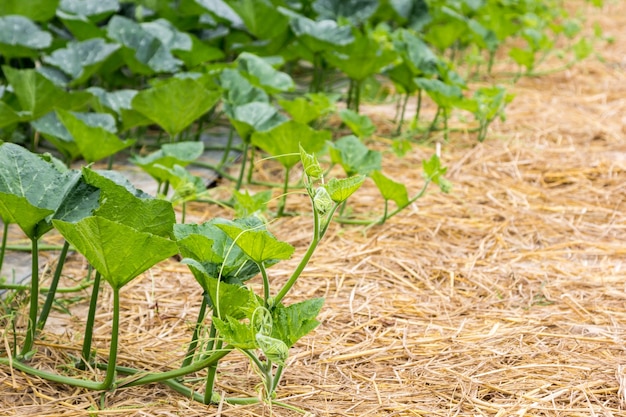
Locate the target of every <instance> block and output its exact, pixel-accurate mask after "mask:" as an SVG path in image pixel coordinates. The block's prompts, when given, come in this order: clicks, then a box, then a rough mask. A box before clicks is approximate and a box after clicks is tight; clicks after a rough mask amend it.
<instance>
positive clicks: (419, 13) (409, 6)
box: [389, 0, 432, 33]
mask: <svg viewBox="0 0 626 417" xmlns="http://www.w3.org/2000/svg"><path fill="white" fill-rule="evenodd" d="M389 3H390V5H391V6H392V7H393V9H394V10H395V12H396V15H397V19H398V21H399V22H400V23H404V22H406V23H407V25H408V27H409V28H411V29H413V30H414V31H415V32H418V33H419V32H423V28H424V26H426V25H427V24H428V23H429V22H430V21H431V20H432V18H431V16H430V13H429V12H428V4H427V3H426V0H389Z"/></svg>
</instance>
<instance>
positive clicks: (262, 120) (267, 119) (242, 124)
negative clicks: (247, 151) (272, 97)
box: [224, 102, 287, 141]
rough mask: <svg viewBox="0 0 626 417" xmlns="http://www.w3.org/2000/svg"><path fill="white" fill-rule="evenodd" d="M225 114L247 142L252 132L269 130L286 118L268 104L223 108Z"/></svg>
mask: <svg viewBox="0 0 626 417" xmlns="http://www.w3.org/2000/svg"><path fill="white" fill-rule="evenodd" d="M224 110H225V113H226V115H227V116H228V118H229V120H230V122H231V123H232V124H233V126H234V127H235V129H236V130H237V133H239V136H241V138H242V139H243V140H246V141H249V140H250V136H251V135H252V133H253V132H263V131H266V130H271V129H273V128H274V127H276V126H278V125H279V124H281V123H284V122H286V121H287V118H286V117H285V116H283V115H282V114H280V113H278V110H277V109H276V107H274V106H272V105H271V104H269V103H261V102H253V103H247V104H243V105H241V106H236V107H230V106H225V109H224Z"/></svg>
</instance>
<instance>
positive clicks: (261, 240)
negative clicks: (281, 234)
mask: <svg viewBox="0 0 626 417" xmlns="http://www.w3.org/2000/svg"><path fill="white" fill-rule="evenodd" d="M217 227H219V228H220V229H222V230H223V231H224V232H225V233H226V234H227V235H228V236H229V237H230V238H231V239H233V241H234V242H235V244H236V245H237V246H239V247H240V248H241V250H242V251H243V252H244V253H245V254H246V255H248V256H249V257H250V259H252V260H253V261H254V262H256V263H257V264H260V263H263V262H266V261H270V260H274V259H289V258H290V257H291V255H292V254H293V251H294V249H295V248H294V247H293V246H291V245H290V244H289V243H287V242H282V241H280V240H278V239H276V238H275V237H274V236H272V235H271V234H270V232H268V231H267V230H265V228H258V227H257V228H250V227H249V226H248V225H246V224H245V223H243V222H241V221H237V220H235V221H232V222H228V223H224V224H218V225H217Z"/></svg>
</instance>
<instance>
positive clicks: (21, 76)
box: [2, 66, 91, 120]
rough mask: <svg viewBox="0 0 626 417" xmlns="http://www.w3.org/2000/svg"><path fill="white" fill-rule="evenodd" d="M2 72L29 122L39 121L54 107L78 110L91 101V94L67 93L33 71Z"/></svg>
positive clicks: (9, 70) (10, 70) (5, 70)
mask: <svg viewBox="0 0 626 417" xmlns="http://www.w3.org/2000/svg"><path fill="white" fill-rule="evenodd" d="M2 70H3V71H4V75H5V76H6V78H7V80H8V81H9V84H11V86H12V87H13V91H14V93H15V95H16V96H17V100H18V102H19V103H20V106H21V107H22V110H23V111H24V112H26V114H27V115H25V116H24V117H25V118H26V117H27V118H28V120H35V119H38V118H40V117H41V116H43V115H45V114H46V113H48V112H50V111H51V110H53V109H54V107H60V108H63V109H66V110H78V109H80V108H82V107H84V106H85V104H86V103H87V102H88V101H89V100H90V99H91V94H89V93H86V92H82V91H77V92H72V93H67V92H65V91H64V90H63V89H61V88H60V87H58V86H56V85H55V84H54V83H53V82H52V81H50V80H49V79H48V78H46V77H44V76H43V75H42V74H40V73H39V72H37V71H36V70H33V69H25V70H16V69H13V68H11V67H8V66H3V67H2Z"/></svg>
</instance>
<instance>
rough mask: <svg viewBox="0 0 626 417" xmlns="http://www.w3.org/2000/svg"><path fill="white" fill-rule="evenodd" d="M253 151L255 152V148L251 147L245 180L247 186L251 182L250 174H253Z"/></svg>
mask: <svg viewBox="0 0 626 417" xmlns="http://www.w3.org/2000/svg"><path fill="white" fill-rule="evenodd" d="M254 151H255V147H254V146H252V147H251V148H250V162H249V163H248V177H247V178H246V182H247V183H248V184H250V183H251V182H252V172H254V153H255V152H254ZM237 191H239V190H237Z"/></svg>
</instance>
